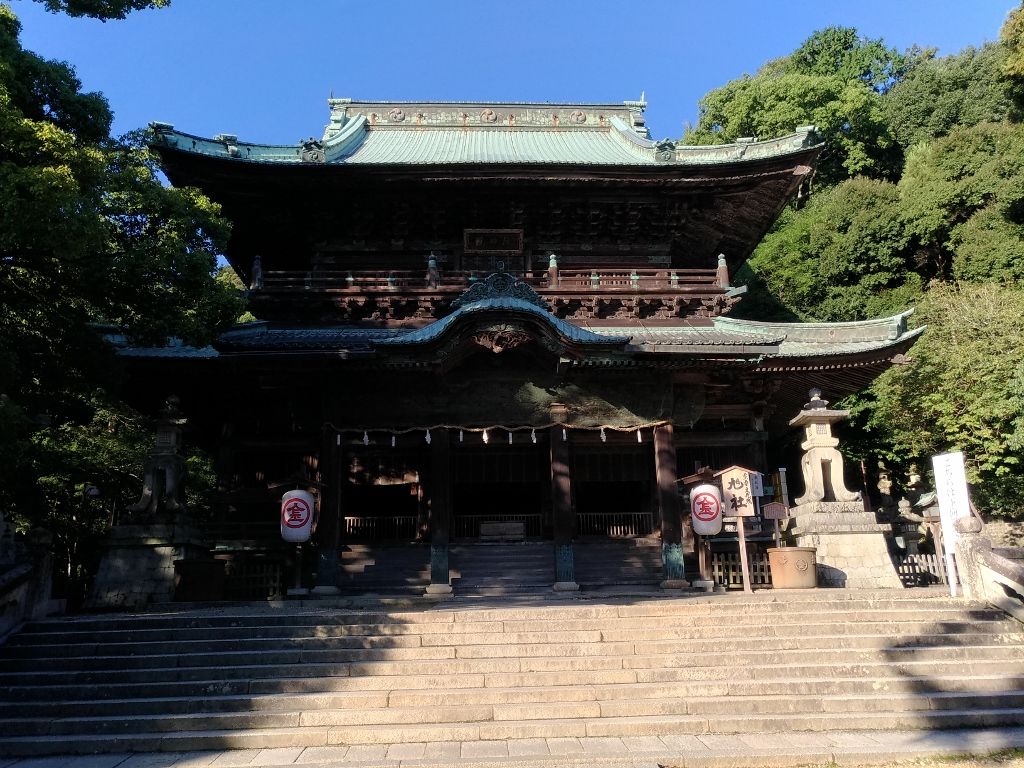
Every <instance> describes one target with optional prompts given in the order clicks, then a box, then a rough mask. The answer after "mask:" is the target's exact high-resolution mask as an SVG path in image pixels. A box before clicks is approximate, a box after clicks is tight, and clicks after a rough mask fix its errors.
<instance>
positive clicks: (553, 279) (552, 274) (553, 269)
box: [548, 253, 558, 288]
mask: <svg viewBox="0 0 1024 768" xmlns="http://www.w3.org/2000/svg"><path fill="white" fill-rule="evenodd" d="M557 287H558V257H557V256H556V255H555V254H553V253H552V254H551V255H550V256H548V288H557Z"/></svg>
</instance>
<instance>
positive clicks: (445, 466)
mask: <svg viewBox="0 0 1024 768" xmlns="http://www.w3.org/2000/svg"><path fill="white" fill-rule="evenodd" d="M432 438H433V439H432V440H431V443H430V530H431V538H430V585H429V586H428V587H427V594H428V595H450V594H451V593H452V585H451V573H450V571H449V568H448V542H449V530H450V528H451V517H452V450H451V436H450V435H449V433H448V430H447V429H435V430H433V433H432Z"/></svg>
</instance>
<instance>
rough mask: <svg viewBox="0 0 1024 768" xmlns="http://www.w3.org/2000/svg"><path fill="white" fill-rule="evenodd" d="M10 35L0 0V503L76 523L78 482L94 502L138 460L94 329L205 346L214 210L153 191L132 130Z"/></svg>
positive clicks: (211, 309)
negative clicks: (93, 493)
mask: <svg viewBox="0 0 1024 768" xmlns="http://www.w3.org/2000/svg"><path fill="white" fill-rule="evenodd" d="M19 29H20V27H19V24H18V21H17V19H16V18H15V16H14V14H13V13H12V12H11V10H10V9H9V8H8V7H7V6H3V5H0V393H3V395H2V397H0V435H2V436H3V438H4V441H3V444H2V445H0V507H2V508H4V509H5V510H6V511H8V513H11V512H13V513H14V515H15V516H16V517H17V518H18V522H19V523H20V524H23V525H25V524H30V523H32V524H35V523H41V522H45V521H47V519H49V521H50V522H52V521H53V520H54V519H56V518H59V519H62V520H68V519H72V518H74V519H76V520H77V521H78V523H79V524H83V525H84V524H86V523H84V522H83V519H82V517H80V516H78V513H83V514H84V512H83V510H87V509H88V507H83V506H82V504H81V503H80V501H81V494H80V492H79V491H78V490H77V489H78V488H80V487H82V486H84V485H86V484H89V485H93V486H96V487H101V486H102V488H101V490H102V493H103V494H104V495H103V497H102V498H104V499H106V500H107V503H108V505H109V503H112V500H113V498H115V497H116V496H117V494H119V493H121V492H122V491H121V490H118V489H120V488H122V486H123V483H124V482H126V480H127V479H130V473H129V472H128V471H127V469H125V468H126V467H128V466H129V465H131V466H134V467H136V471H137V468H138V467H139V440H138V439H137V438H138V434H139V431H138V430H139V429H140V428H139V427H138V426H137V425H138V422H137V421H136V417H134V416H131V415H130V413H129V411H128V410H127V409H126V408H125V407H124V406H123V405H121V404H120V403H119V402H118V400H117V387H118V366H117V364H116V360H115V359H114V358H113V355H112V353H111V351H110V349H109V347H108V345H107V344H106V343H105V342H104V340H103V339H102V338H101V336H100V333H99V332H98V330H97V329H98V327H99V325H100V324H115V325H116V326H118V327H119V328H121V329H123V331H124V333H126V334H127V335H128V336H129V337H130V338H132V339H135V340H138V341H141V342H154V341H160V342H162V341H164V340H166V339H167V338H168V337H171V336H174V337H179V338H181V339H183V340H185V341H188V342H192V343H205V342H207V341H208V340H209V339H210V338H211V337H212V335H213V334H215V333H216V332H217V330H218V329H219V328H221V327H223V326H224V325H225V324H227V323H230V322H231V321H232V320H234V318H235V317H237V316H238V314H239V312H240V302H239V298H238V296H237V292H235V291H233V290H232V289H231V288H229V287H228V286H225V285H223V284H222V283H219V282H217V281H216V280H215V272H216V255H217V253H218V252H219V251H220V249H221V248H222V246H223V244H224V242H225V241H226V238H227V235H228V227H227V224H226V223H225V221H224V220H223V219H222V218H221V217H220V216H219V212H218V209H217V207H216V206H215V205H214V204H213V203H211V202H210V201H209V200H207V199H206V198H204V197H203V196H201V195H200V194H199V193H197V192H196V191H195V190H191V189H172V188H168V187H164V186H163V185H162V184H161V183H160V182H159V180H158V178H157V176H156V171H155V166H154V163H153V160H152V158H151V157H150V155H149V152H148V150H147V149H146V148H145V146H144V145H143V144H142V142H141V140H140V137H139V136H138V135H136V136H132V137H128V138H127V139H125V140H121V141H114V140H112V139H111V138H110V137H109V129H110V111H109V109H108V107H107V104H106V102H105V101H104V99H103V98H102V97H101V96H99V95H98V94H89V93H82V92H81V84H80V83H79V81H78V79H77V78H76V77H75V74H74V71H73V70H72V69H71V68H70V67H69V66H68V65H66V64H64V63H61V62H52V61H47V60H45V59H42V58H40V57H38V56H36V55H35V54H32V53H30V52H28V51H25V50H23V49H22V48H21V46H20V43H19V41H18V33H19ZM111 423H116V424H118V425H120V426H119V427H118V428H116V429H113V430H108V431H105V430H106V427H105V426H104V425H108V424H111ZM126 425H131V426H126ZM104 468H107V469H104ZM113 468H119V469H116V470H115V469H113ZM133 492H134V489H133ZM93 522H95V521H93ZM91 524H92V523H88V525H91Z"/></svg>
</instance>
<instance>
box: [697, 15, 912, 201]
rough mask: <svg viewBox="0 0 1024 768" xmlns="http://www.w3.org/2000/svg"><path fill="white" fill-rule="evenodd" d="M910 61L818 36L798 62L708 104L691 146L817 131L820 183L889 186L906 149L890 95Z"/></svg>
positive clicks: (858, 42) (832, 30)
mask: <svg viewBox="0 0 1024 768" xmlns="http://www.w3.org/2000/svg"><path fill="white" fill-rule="evenodd" d="M909 63H910V58H908V57H907V56H903V55H901V54H899V53H897V52H896V51H895V50H892V49H889V48H886V47H885V45H884V44H883V43H882V41H881V40H869V39H867V38H863V37H860V36H859V35H858V34H857V32H856V30H853V29H849V28H844V27H829V28H827V29H824V30H821V31H819V32H815V33H814V34H813V35H811V37H810V38H809V39H808V40H807V41H806V42H805V43H804V44H803V45H802V46H801V47H800V48H799V49H798V50H797V51H795V52H794V53H793V54H791V55H790V56H787V57H785V58H782V59H777V60H775V61H772V62H769V63H768V64H766V65H765V66H764V67H762V68H761V70H760V71H759V72H758V73H757V74H756V75H754V76H744V77H742V78H740V79H738V80H733V81H732V82H730V83H727V84H726V85H725V86H723V87H722V88H718V89H716V90H714V91H711V92H710V93H708V94H707V95H706V96H705V97H704V98H703V99H702V100H701V102H700V117H699V119H698V122H697V125H696V127H694V128H693V129H691V130H689V131H687V133H686V135H685V136H684V141H685V142H687V143H689V144H719V143H724V142H730V141H735V140H736V139H738V138H741V137H744V136H756V137H759V138H762V139H767V138H774V137H776V136H783V135H785V134H787V133H791V132H792V131H793V130H794V129H795V128H797V127H798V126H801V125H814V126H816V127H817V129H818V131H819V132H820V133H821V134H822V136H824V138H825V141H826V146H827V150H826V153H825V156H824V157H823V159H822V162H821V164H820V166H819V171H818V175H819V177H820V178H821V179H822V181H824V182H825V183H835V182H837V181H840V180H842V179H844V178H847V177H849V176H852V175H854V174H858V173H860V174H867V175H870V176H874V177H879V178H886V177H890V176H892V175H893V174H894V173H896V171H897V170H898V158H899V154H898V148H897V146H896V144H895V142H894V141H893V139H892V137H891V136H890V134H889V130H888V126H887V123H886V121H885V116H884V113H883V110H882V94H883V93H885V92H886V91H887V90H888V89H889V88H890V87H891V85H892V83H893V82H895V81H896V80H897V79H898V78H899V77H900V76H901V74H902V73H903V72H904V71H905V70H906V68H907V67H908V66H909Z"/></svg>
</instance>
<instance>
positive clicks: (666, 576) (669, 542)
mask: <svg viewBox="0 0 1024 768" xmlns="http://www.w3.org/2000/svg"><path fill="white" fill-rule="evenodd" d="M654 468H655V475H656V477H657V483H658V511H659V513H660V517H661V562H662V569H663V570H662V573H663V581H662V582H661V588H662V589H681V588H683V587H688V586H689V582H687V581H686V580H685V579H684V578H683V576H684V574H685V569H684V567H683V542H682V532H683V521H682V517H681V515H680V511H679V493H678V491H677V490H676V480H677V473H676V444H675V435H674V432H673V429H672V425H671V424H662V425H660V426H658V427H655V428H654Z"/></svg>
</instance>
